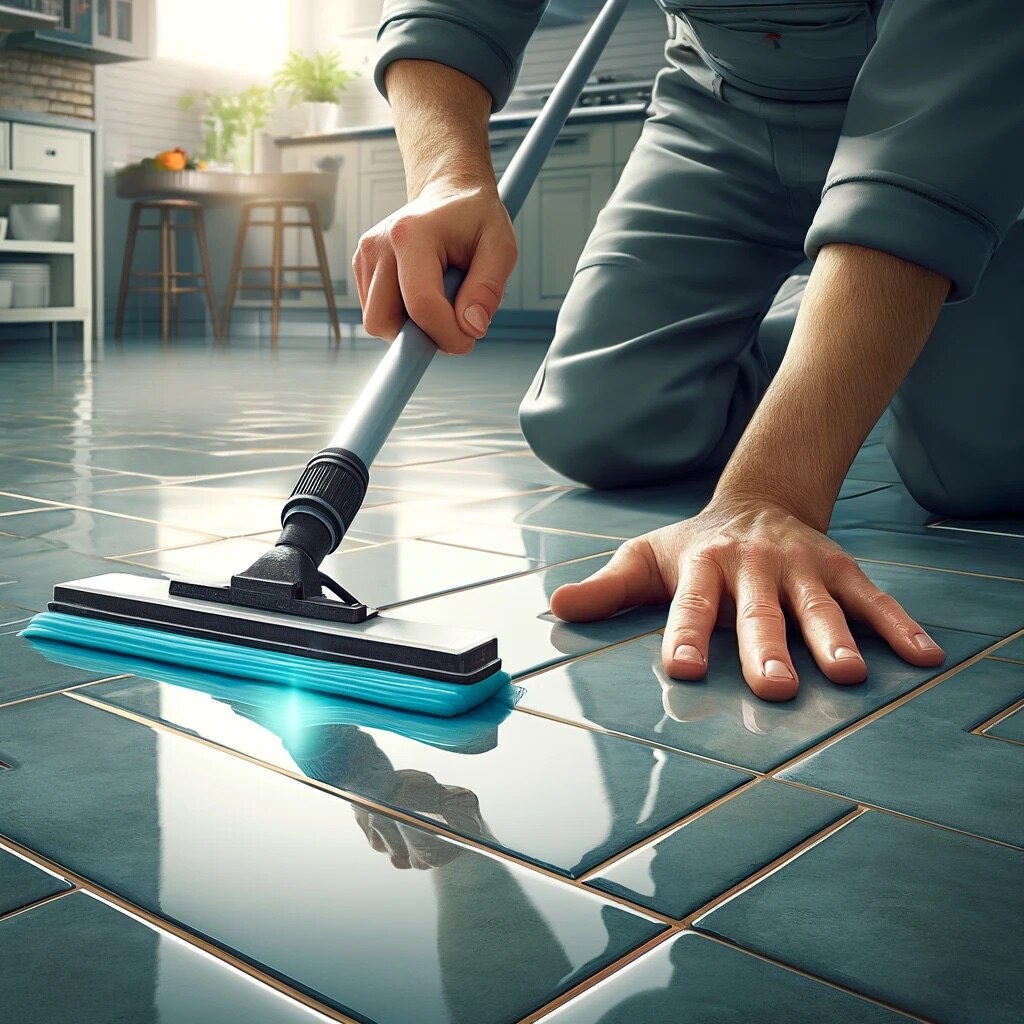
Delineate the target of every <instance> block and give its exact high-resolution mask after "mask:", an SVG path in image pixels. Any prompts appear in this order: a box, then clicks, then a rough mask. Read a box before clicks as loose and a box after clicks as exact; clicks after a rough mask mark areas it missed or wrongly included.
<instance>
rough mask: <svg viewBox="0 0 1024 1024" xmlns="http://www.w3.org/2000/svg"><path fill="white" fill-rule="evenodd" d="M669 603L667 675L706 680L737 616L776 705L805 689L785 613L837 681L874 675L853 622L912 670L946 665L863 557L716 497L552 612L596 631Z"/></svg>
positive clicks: (623, 553)
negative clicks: (717, 634)
mask: <svg viewBox="0 0 1024 1024" xmlns="http://www.w3.org/2000/svg"><path fill="white" fill-rule="evenodd" d="M662 602H671V605H670V608H669V614H668V623H667V625H666V628H665V638H664V642H663V646H662V662H663V664H664V667H665V671H666V672H667V673H668V675H670V676H671V677H672V678H674V679H700V678H702V677H703V676H704V673H705V672H706V671H707V656H708V642H709V639H710V636H711V631H712V630H713V629H714V628H715V625H716V623H718V622H719V621H720V620H722V621H728V620H729V619H730V618H731V617H733V616H734V617H735V625H736V638H737V641H738V643H739V651H740V661H741V663H742V666H743V676H744V678H745V679H746V681H747V684H748V685H749V686H750V688H751V690H753V691H754V693H755V694H757V696H759V697H762V698H764V699H765V700H776V701H777V700H789V699H790V698H792V697H793V696H794V695H795V694H796V691H797V687H798V685H799V683H798V680H797V675H796V670H795V669H794V667H793V662H792V659H791V658H790V656H789V650H788V648H787V646H786V622H785V616H784V612H788V613H789V614H790V616H791V617H792V618H793V619H795V621H796V622H797V624H798V625H799V627H800V629H801V632H802V633H803V636H804V639H805V640H806V642H807V646H808V647H809V648H810V650H811V653H812V654H813V656H814V659H815V661H817V663H818V666H819V667H820V668H821V671H822V672H823V673H824V674H825V675H826V676H827V677H828V678H829V679H830V680H831V681H832V682H834V683H840V684H850V683H860V682H863V681H864V679H865V677H866V675H867V668H866V666H865V664H864V659H863V658H862V657H861V654H860V651H859V650H858V649H857V644H856V641H855V640H854V639H853V636H852V635H851V633H850V629H849V626H848V625H847V621H846V620H847V616H849V617H850V618H853V619H858V620H860V621H863V622H866V623H868V624H869V625H870V626H871V627H872V628H873V629H875V631H876V632H878V633H879V634H880V635H881V636H882V637H883V638H884V639H885V640H886V641H887V642H888V643H889V645H890V646H891V647H892V649H893V650H894V651H895V652H896V653H897V654H898V655H900V657H902V658H903V659H904V660H905V661H908V662H910V663H911V664H912V665H919V666H922V667H934V666H936V665H939V664H941V662H942V660H943V658H944V654H943V652H942V649H941V648H940V647H939V646H938V645H937V644H936V643H935V642H934V641H933V640H932V639H931V638H930V637H929V636H928V634H927V633H925V631H924V630H923V629H922V628H921V627H920V626H919V625H918V624H917V623H916V622H915V621H914V620H913V619H912V618H911V617H910V616H909V615H908V614H907V613H906V612H905V611H904V610H903V609H902V608H901V607H900V605H899V604H898V603H897V602H896V601H895V600H894V599H893V598H892V597H890V596H889V595H888V594H885V593H883V592H882V591H880V590H879V589H878V588H877V587H876V586H875V585H874V584H873V583H872V582H871V581H870V580H869V579H868V578H867V576H865V575H864V573H863V572H862V571H861V569H860V567H859V566H858V565H857V563H856V561H854V559H853V558H851V557H850V556H849V555H847V554H846V553H845V552H844V551H843V550H842V549H841V548H840V547H839V546H838V545H837V544H835V543H834V542H833V541H831V540H829V538H828V537H826V536H825V535H824V534H822V533H820V532H818V531H817V530H815V529H813V528H812V527H810V526H807V525H806V524H805V523H803V522H801V521H800V520H799V519H798V518H796V517H795V516H794V515H792V514H791V513H790V512H789V511H787V510H786V509H785V508H783V507H782V506H781V505H777V504H773V503H770V502H765V501H753V500H750V499H737V498H730V497H720V496H716V497H715V498H714V499H713V500H712V502H711V504H709V505H708V507H707V508H706V509H705V510H704V511H703V512H701V513H700V514H699V515H697V516H695V517H694V518H693V519H688V520H685V521H683V522H681V523H676V524H675V525H673V526H667V527H665V528H663V529H661V530H655V531H654V532H653V533H648V534H645V535H644V536H642V537H638V538H636V539H635V540H631V541H627V542H626V543H625V544H623V545H622V547H620V548H619V550H618V551H617V552H616V553H615V555H614V556H613V557H612V559H611V561H609V562H608V564H607V565H606V566H604V568H602V569H599V570H598V571H597V572H596V573H594V574H593V575H592V576H590V577H589V578H588V579H586V580H583V581H582V582H581V583H569V584H566V585H565V586H563V587H559V589H558V590H556V591H555V593H554V594H553V595H552V598H551V610H552V612H553V613H554V614H555V615H557V616H558V617H559V618H561V619H566V620H568V621H571V622H588V621H592V620H594V619H604V618H607V617H608V616H610V615H613V614H614V613H615V612H617V611H620V610H621V609H623V608H630V607H633V606H636V605H642V604H658V603H662Z"/></svg>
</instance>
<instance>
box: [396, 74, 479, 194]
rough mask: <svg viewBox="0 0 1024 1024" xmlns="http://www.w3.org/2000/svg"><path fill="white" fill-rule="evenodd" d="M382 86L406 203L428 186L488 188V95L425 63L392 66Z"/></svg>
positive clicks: (461, 78)
mask: <svg viewBox="0 0 1024 1024" xmlns="http://www.w3.org/2000/svg"><path fill="white" fill-rule="evenodd" d="M385 82H386V86H387V91H388V99H389V101H390V103H391V109H392V112H393V114H394V119H395V130H396V133H397V135H398V145H399V147H400V148H401V150H402V161H403V163H404V164H405V178H406V186H407V189H408V193H409V199H410V200H411V199H415V198H416V197H417V196H418V195H419V194H420V193H421V192H422V191H423V189H424V188H426V186H427V185H429V184H431V183H433V182H439V181H440V182H444V183H446V184H456V185H478V184H480V183H481V182H488V183H491V184H493V182H494V169H493V167H492V165H491V150H490V143H489V141H488V135H487V123H488V119H489V117H490V114H491V95H490V93H489V92H488V91H487V90H486V89H485V88H484V87H483V86H482V85H480V83H479V82H477V81H475V80H474V79H472V78H470V77H469V76H468V75H464V74H462V72H461V71H456V70H454V69H453V68H449V67H446V66H445V65H444V64H437V63H434V62H433V61H426V60H398V61H395V62H394V63H393V64H391V65H390V66H389V67H388V70H387V75H386V78H385Z"/></svg>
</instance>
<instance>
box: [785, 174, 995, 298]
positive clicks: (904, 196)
mask: <svg viewBox="0 0 1024 1024" xmlns="http://www.w3.org/2000/svg"><path fill="white" fill-rule="evenodd" d="M999 240H1000V239H999V232H998V231H997V230H996V228H995V227H994V226H993V225H991V224H989V223H988V222H987V221H985V220H984V219H983V218H980V217H979V216H978V215H976V214H972V213H970V212H967V211H965V210H962V209H958V208H956V207H954V206H952V205H949V204H948V203H946V202H943V201H942V200H941V199H939V198H933V197H932V196H930V195H928V194H927V193H926V192H925V191H924V187H923V186H920V185H918V184H917V183H916V182H912V181H909V180H908V181H906V182H894V181H891V180H883V179H878V178H847V179H839V180H838V181H836V182H834V183H833V184H831V185H829V186H828V187H827V189H826V191H825V194H824V196H823V197H822V200H821V205H820V206H819V207H818V212H817V213H816V214H815V217H814V221H813V222H812V223H811V228H810V231H808V232H807V238H806V240H805V242H804V251H805V252H806V253H807V256H808V258H809V259H812V260H813V259H815V258H816V257H817V255H818V251H819V250H820V249H821V247H822V246H824V245H828V244H829V243H832V242H846V243H849V244H851V245H862V246H864V247H865V248H868V249H879V250H881V251H882V252H887V253H890V254H891V255H893V256H898V257H899V258H900V259H904V260H908V261H909V262H911V263H916V264H918V266H922V267H927V268H928V269H929V270H934V271H936V272H937V273H940V274H943V275H945V276H946V277H948V278H949V279H950V281H951V282H952V287H951V288H950V292H949V297H948V298H947V300H946V301H947V302H961V301H963V300H964V299H969V298H970V297H971V295H973V294H974V291H975V289H976V288H977V287H978V281H979V280H980V279H981V276H982V274H983V273H984V272H985V268H986V267H987V266H988V261H989V260H990V259H991V258H992V253H993V252H995V250H996V247H997V246H998V245H999Z"/></svg>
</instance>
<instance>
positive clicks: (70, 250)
mask: <svg viewBox="0 0 1024 1024" xmlns="http://www.w3.org/2000/svg"><path fill="white" fill-rule="evenodd" d="M0 135H2V137H3V142H2V144H0V153H3V154H5V157H4V159H3V160H2V166H0V216H5V217H8V218H9V216H10V208H11V206H12V205H14V204H16V203H53V204H56V205H57V206H58V207H59V208H60V227H59V231H58V237H57V238H56V239H54V240H53V241H33V240H32V239H31V238H28V239H26V238H14V237H11V234H10V227H11V225H10V223H8V229H9V230H8V236H7V237H6V238H4V239H2V240H0V264H4V263H17V264H26V263H28V264H46V266H47V267H48V280H49V286H48V292H49V302H48V303H44V304H42V305H26V304H23V303H19V304H17V305H14V306H11V307H8V308H5V309H0V328H2V327H4V326H6V325H9V324H49V325H50V333H51V339H52V340H53V341H54V342H55V341H56V331H57V324H59V323H76V324H79V325H80V327H81V338H82V348H83V355H84V358H85V360H86V361H87V362H88V361H89V360H90V359H91V358H92V339H93V202H92V143H93V139H92V134H91V133H90V132H88V131H76V130H72V129H68V128H57V127H51V126H50V125H46V124H35V123H32V124H29V123H19V122H15V123H9V122H0ZM15 302H18V299H17V295H15Z"/></svg>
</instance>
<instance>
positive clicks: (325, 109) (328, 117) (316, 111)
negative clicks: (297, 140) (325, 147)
mask: <svg viewBox="0 0 1024 1024" xmlns="http://www.w3.org/2000/svg"><path fill="white" fill-rule="evenodd" d="M338 114H339V110H338V104H337V103H307V104H306V115H307V117H308V119H309V131H311V132H333V131H334V129H335V128H337V127H338Z"/></svg>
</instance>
